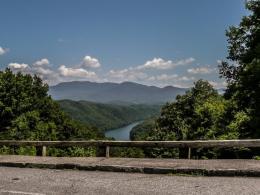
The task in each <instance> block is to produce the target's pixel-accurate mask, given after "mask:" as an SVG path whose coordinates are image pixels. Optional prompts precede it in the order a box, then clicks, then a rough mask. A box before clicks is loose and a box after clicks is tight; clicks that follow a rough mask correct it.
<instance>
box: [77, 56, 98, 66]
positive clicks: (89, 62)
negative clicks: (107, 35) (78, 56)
mask: <svg viewBox="0 0 260 195" xmlns="http://www.w3.org/2000/svg"><path fill="white" fill-rule="evenodd" d="M100 66H101V64H100V62H99V61H98V59H96V58H93V57H91V56H85V57H84V58H83V61H82V63H81V67H84V68H99V67H100Z"/></svg>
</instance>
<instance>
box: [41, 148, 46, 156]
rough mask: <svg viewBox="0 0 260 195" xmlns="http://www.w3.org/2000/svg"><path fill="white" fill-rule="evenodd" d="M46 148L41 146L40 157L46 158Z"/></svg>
mask: <svg viewBox="0 0 260 195" xmlns="http://www.w3.org/2000/svg"><path fill="white" fill-rule="evenodd" d="M46 153H47V148H46V146H42V156H46Z"/></svg>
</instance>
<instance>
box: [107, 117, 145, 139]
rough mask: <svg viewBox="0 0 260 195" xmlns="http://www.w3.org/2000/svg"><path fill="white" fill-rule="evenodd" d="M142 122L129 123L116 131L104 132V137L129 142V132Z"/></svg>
mask: <svg viewBox="0 0 260 195" xmlns="http://www.w3.org/2000/svg"><path fill="white" fill-rule="evenodd" d="M141 122H142V121H138V122H134V123H131V124H130V125H127V126H124V127H120V128H118V129H111V130H107V131H106V132H105V136H106V137H113V138H114V139H115V140H124V141H128V140H130V131H131V130H132V128H133V127H135V126H136V125H138V124H140V123H141Z"/></svg>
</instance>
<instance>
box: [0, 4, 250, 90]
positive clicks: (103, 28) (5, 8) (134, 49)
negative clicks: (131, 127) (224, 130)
mask: <svg viewBox="0 0 260 195" xmlns="http://www.w3.org/2000/svg"><path fill="white" fill-rule="evenodd" d="M246 14H248V13H247V11H246V10H245V8H244V0H196V1H193V0H108V1H105V0H74V1H73V0H38V1H35V0H26V1H25V0H24V1H21V0H1V1H0V19H1V22H0V68H1V69H4V68H5V67H7V66H9V67H10V68H12V69H13V70H14V71H22V72H25V73H31V74H33V73H36V74H38V75H39V76H41V77H42V78H43V79H44V80H46V82H48V83H49V84H51V85H53V84H56V83H59V82H63V81H71V80H90V81H97V82H104V81H112V82H122V81H126V80H127V81H134V82H138V83H143V84H149V85H158V86H166V85H176V86H182V87H189V86H191V85H192V83H193V82H194V81H196V80H197V79H199V78H203V79H208V80H210V81H211V82H212V84H214V85H215V86H216V87H223V81H222V80H220V79H219V78H218V72H217V61H218V60H221V59H225V57H226V56H227V49H226V46H227V42H226V36H225V30H226V29H227V28H228V26H230V25H238V24H239V22H240V20H241V17H242V16H243V15H246Z"/></svg>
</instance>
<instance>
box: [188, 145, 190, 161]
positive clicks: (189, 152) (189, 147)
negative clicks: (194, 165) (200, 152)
mask: <svg viewBox="0 0 260 195" xmlns="http://www.w3.org/2000/svg"><path fill="white" fill-rule="evenodd" d="M190 156H191V148H190V147H189V150H188V159H190Z"/></svg>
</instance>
